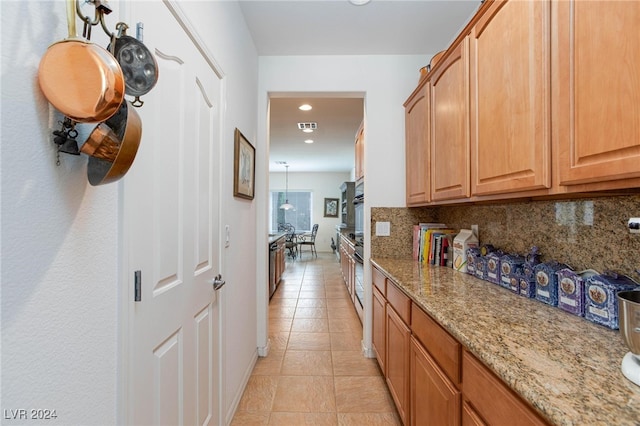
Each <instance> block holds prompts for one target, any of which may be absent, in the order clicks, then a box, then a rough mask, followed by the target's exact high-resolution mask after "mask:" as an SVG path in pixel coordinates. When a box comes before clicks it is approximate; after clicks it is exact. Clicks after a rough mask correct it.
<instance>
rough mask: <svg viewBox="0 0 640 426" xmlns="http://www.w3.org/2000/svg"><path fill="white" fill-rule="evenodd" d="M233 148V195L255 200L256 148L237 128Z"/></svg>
mask: <svg viewBox="0 0 640 426" xmlns="http://www.w3.org/2000/svg"><path fill="white" fill-rule="evenodd" d="M234 142H235V143H234V149H233V195H234V197H240V198H246V199H247V200H253V197H254V195H255V188H256V186H255V184H256V149H255V148H254V147H253V145H251V142H249V140H248V139H247V138H246V137H244V135H243V134H242V132H240V130H238V129H237V128H236V130H235V133H234Z"/></svg>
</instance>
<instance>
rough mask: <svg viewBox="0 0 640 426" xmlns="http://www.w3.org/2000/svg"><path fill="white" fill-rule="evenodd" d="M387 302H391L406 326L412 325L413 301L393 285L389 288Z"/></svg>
mask: <svg viewBox="0 0 640 426" xmlns="http://www.w3.org/2000/svg"><path fill="white" fill-rule="evenodd" d="M387 302H389V304H390V305H391V306H392V307H393V309H394V310H395V311H396V312H397V313H398V315H399V316H400V318H402V321H404V323H405V324H409V323H410V319H411V300H410V299H409V298H408V297H407V295H405V294H404V293H403V292H402V291H401V290H400V289H399V288H398V287H396V286H395V284H393V283H392V284H389V285H388V286H387Z"/></svg>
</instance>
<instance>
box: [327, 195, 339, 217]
mask: <svg viewBox="0 0 640 426" xmlns="http://www.w3.org/2000/svg"><path fill="white" fill-rule="evenodd" d="M339 204H340V200H339V199H338V198H325V199H324V217H338V209H339V207H338V206H339Z"/></svg>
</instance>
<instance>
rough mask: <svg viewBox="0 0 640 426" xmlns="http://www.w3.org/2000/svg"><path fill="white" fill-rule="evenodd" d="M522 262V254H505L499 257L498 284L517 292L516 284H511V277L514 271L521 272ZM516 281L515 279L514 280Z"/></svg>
mask: <svg viewBox="0 0 640 426" xmlns="http://www.w3.org/2000/svg"><path fill="white" fill-rule="evenodd" d="M523 264H524V256H519V255H517V254H505V255H504V256H502V258H500V285H501V286H503V287H508V288H511V289H512V290H513V291H515V292H517V287H519V286H518V285H516V286H515V287H516V288H514V285H512V278H513V276H514V275H515V274H516V273H522V265H523ZM516 282H517V280H516Z"/></svg>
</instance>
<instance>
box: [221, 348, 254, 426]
mask: <svg viewBox="0 0 640 426" xmlns="http://www.w3.org/2000/svg"><path fill="white" fill-rule="evenodd" d="M256 361H258V351H255V352H254V353H253V356H252V357H251V362H250V363H249V366H248V368H247V369H246V370H245V372H244V375H243V377H242V386H240V387H239V388H238V391H237V392H236V394H235V395H234V396H233V400H232V402H231V405H230V406H229V411H227V414H226V415H225V422H224V424H225V425H230V424H231V421H232V420H233V416H235V415H236V411H237V410H238V405H240V400H241V399H242V394H243V393H244V390H245V389H246V388H247V383H249V378H250V377H251V373H252V372H253V369H254V367H255V366H256Z"/></svg>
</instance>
